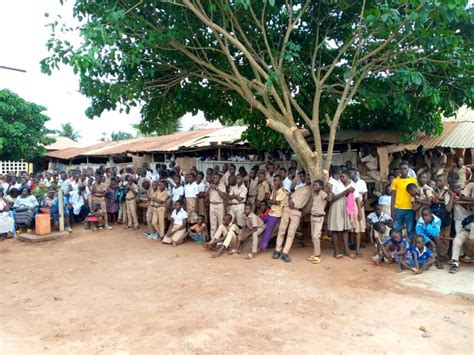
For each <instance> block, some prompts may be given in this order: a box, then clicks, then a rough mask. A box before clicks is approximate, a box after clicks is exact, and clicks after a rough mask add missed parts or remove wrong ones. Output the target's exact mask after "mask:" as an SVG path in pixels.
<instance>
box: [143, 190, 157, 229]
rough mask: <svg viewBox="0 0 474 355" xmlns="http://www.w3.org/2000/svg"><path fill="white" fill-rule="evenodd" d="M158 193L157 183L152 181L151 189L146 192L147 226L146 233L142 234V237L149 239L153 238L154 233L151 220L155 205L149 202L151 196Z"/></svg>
mask: <svg viewBox="0 0 474 355" xmlns="http://www.w3.org/2000/svg"><path fill="white" fill-rule="evenodd" d="M156 191H158V181H153V183H152V184H151V187H150V188H149V189H148V191H147V197H148V207H147V209H146V224H147V226H148V231H145V232H143V235H145V236H146V237H148V238H150V236H153V237H154V234H156V231H155V230H154V228H153V224H152V220H153V211H154V209H155V204H154V203H153V202H152V201H151V199H152V198H153V194H154V193H155V192H156Z"/></svg>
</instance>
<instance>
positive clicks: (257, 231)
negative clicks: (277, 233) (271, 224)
mask: <svg viewBox="0 0 474 355" xmlns="http://www.w3.org/2000/svg"><path fill="white" fill-rule="evenodd" d="M244 214H245V217H244V221H245V223H244V228H243V229H242V230H241V232H240V234H239V236H238V238H237V245H236V247H235V249H232V250H231V251H230V253H231V254H234V253H236V252H237V251H239V250H240V246H241V245H242V243H243V242H244V241H245V240H247V238H249V237H252V251H251V252H250V253H249V254H247V255H246V256H245V258H246V259H253V258H254V257H255V256H256V255H257V252H258V238H259V237H260V235H261V234H262V233H263V231H264V229H265V225H264V224H263V222H262V220H261V219H260V218H258V217H257V215H256V214H255V213H253V212H252V206H251V205H249V204H247V205H245V212H244Z"/></svg>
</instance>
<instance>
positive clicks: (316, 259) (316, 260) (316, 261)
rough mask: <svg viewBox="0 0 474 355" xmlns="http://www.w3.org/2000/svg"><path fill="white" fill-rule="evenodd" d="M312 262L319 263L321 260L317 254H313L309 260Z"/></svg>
mask: <svg viewBox="0 0 474 355" xmlns="http://www.w3.org/2000/svg"><path fill="white" fill-rule="evenodd" d="M311 262H312V263H313V264H319V263H320V262H321V258H320V257H319V256H315V257H314V259H313V260H311Z"/></svg>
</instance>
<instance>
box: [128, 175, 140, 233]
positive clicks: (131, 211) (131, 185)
mask: <svg viewBox="0 0 474 355" xmlns="http://www.w3.org/2000/svg"><path fill="white" fill-rule="evenodd" d="M137 196H138V186H137V182H136V181H135V179H134V177H133V176H131V175H130V176H129V177H128V186H127V194H126V195H125V201H126V203H127V221H128V224H127V225H126V226H125V228H126V229H128V228H131V227H132V225H133V228H134V229H138V228H139V225H138V217H137Z"/></svg>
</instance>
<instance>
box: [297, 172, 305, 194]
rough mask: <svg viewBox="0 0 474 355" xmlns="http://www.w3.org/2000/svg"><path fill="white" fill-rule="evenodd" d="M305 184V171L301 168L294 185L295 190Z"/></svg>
mask: <svg viewBox="0 0 474 355" xmlns="http://www.w3.org/2000/svg"><path fill="white" fill-rule="evenodd" d="M303 186H306V173H305V172H304V171H303V170H302V171H300V172H299V173H298V183H297V184H296V185H295V191H296V190H298V189H299V188H301V187H303Z"/></svg>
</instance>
